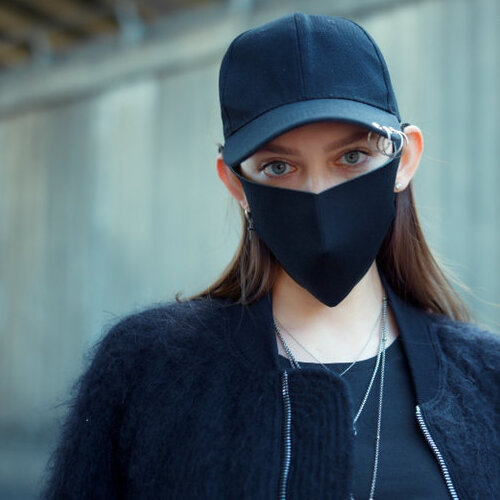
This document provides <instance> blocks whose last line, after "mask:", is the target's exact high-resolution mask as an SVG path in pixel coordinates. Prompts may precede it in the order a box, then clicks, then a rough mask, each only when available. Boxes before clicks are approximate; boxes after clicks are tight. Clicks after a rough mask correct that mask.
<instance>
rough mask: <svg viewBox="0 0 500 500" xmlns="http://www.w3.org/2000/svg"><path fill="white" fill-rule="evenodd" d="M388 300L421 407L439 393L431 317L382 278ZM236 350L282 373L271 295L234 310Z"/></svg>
mask: <svg viewBox="0 0 500 500" xmlns="http://www.w3.org/2000/svg"><path fill="white" fill-rule="evenodd" d="M382 281H383V283H384V287H385V290H386V293H387V298H388V301H389V304H390V307H391V309H392V312H393V314H394V318H395V320H396V324H397V326H398V329H399V332H400V335H401V340H402V345H403V349H404V352H405V354H406V356H407V358H408V362H409V365H410V372H411V376H412V379H413V382H414V385H415V390H416V394H417V402H418V404H423V403H425V402H427V401H429V400H431V399H432V398H433V397H434V396H436V394H437V393H438V391H439V387H440V378H439V375H440V370H439V369H440V366H439V356H438V353H437V352H436V349H437V343H436V341H435V333H434V331H433V329H432V328H431V323H432V321H431V319H432V318H431V316H430V315H429V314H427V313H426V312H425V311H422V310H421V309H418V308H416V307H414V306H412V305H410V304H407V303H406V302H404V301H403V300H402V299H400V298H399V297H398V296H397V295H396V293H395V292H394V291H393V290H392V288H391V287H390V286H389V284H388V283H387V281H386V280H385V279H384V278H383V277H382ZM229 330H230V335H231V336H232V340H233V343H234V346H235V347H236V349H237V350H238V351H239V353H240V354H242V355H243V358H244V360H245V363H246V364H247V365H248V366H249V367H252V368H253V369H259V370H263V371H277V370H281V368H280V365H279V358H278V347H277V344H276V339H275V334H274V328H273V311H272V297H271V294H267V295H265V296H264V297H262V298H261V299H259V300H258V301H256V302H253V303H252V304H250V305H247V306H237V307H235V308H234V309H233V314H232V317H231V321H230V325H229Z"/></svg>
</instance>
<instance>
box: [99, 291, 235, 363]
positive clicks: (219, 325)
mask: <svg viewBox="0 0 500 500" xmlns="http://www.w3.org/2000/svg"><path fill="white" fill-rule="evenodd" d="M234 306H235V305H234V304H233V303H231V302H229V301H223V300H219V299H196V300H188V301H183V302H171V303H166V304H159V305H155V306H152V307H148V308H145V309H143V310H140V311H136V312H134V313H132V314H129V315H127V316H125V317H123V318H121V319H119V320H118V321H117V322H116V323H115V324H114V325H112V326H111V327H110V328H109V329H108V330H107V333H106V334H105V335H104V336H103V338H102V339H101V340H100V341H99V343H98V344H97V346H96V348H97V349H98V350H111V351H121V352H122V353H124V354H126V353H135V354H136V355H137V353H138V352H140V351H142V350H146V351H147V350H150V349H158V348H168V347H170V348H175V347H178V348H180V347H182V346H187V345H189V344H191V343H193V342H203V341H204V340H209V339H213V338H215V337H218V336H220V335H223V332H224V330H225V329H226V324H227V321H228V318H229V316H230V314H231V313H232V311H233V310H234Z"/></svg>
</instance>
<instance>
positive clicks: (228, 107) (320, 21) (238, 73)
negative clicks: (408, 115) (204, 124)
mask: <svg viewBox="0 0 500 500" xmlns="http://www.w3.org/2000/svg"><path fill="white" fill-rule="evenodd" d="M219 97H220V104H221V112H222V122H223V126H224V139H225V145H224V149H223V151H224V152H223V156H224V161H225V163H226V164H228V165H229V166H236V165H238V164H239V163H241V162H242V161H243V160H245V159H246V158H248V157H249V156H251V155H252V154H253V153H254V152H255V151H256V150H258V149H259V148H260V147H262V146H263V145H264V144H266V143H267V142H269V141H271V140H272V139H274V138H275V137H277V136H279V135H281V134H283V133H285V132H287V131H289V130H291V129H293V128H296V127H299V126H301V125H305V124H307V123H313V122H318V121H342V122H347V123H353V124H358V125H363V126H366V127H367V128H369V129H371V130H374V131H375V132H379V133H381V130H382V127H389V128H392V129H396V130H400V128H401V126H400V122H401V119H400V116H399V111H398V105H397V102H396V97H395V95H394V90H393V88H392V84H391V80H390V77H389V71H388V69H387V65H386V63H385V60H384V58H383V56H382V53H381V52H380V49H379V48H378V46H377V45H376V43H375V41H374V40H373V39H372V38H371V36H370V35H369V34H368V33H367V32H366V31H365V30H364V29H363V28H362V27H361V26H359V25H358V24H356V23H355V22H353V21H351V20H349V19H345V18H341V17H329V16H318V15H307V14H303V13H294V14H290V15H287V16H285V17H282V18H279V19H277V20H275V21H272V22H270V23H267V24H264V25H262V26H258V27H256V28H253V29H251V30H249V31H246V32H244V33H242V34H241V35H239V36H238V37H237V38H236V39H235V40H233V42H232V43H231V45H230V46H229V48H228V50H227V52H226V54H225V55H224V58H223V60H222V64H221V68H220V74H219ZM382 133H384V132H382Z"/></svg>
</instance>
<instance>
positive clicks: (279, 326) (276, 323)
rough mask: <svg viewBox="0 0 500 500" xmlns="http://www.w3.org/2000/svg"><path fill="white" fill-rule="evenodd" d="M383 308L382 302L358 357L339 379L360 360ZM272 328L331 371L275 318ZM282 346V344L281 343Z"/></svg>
mask: <svg viewBox="0 0 500 500" xmlns="http://www.w3.org/2000/svg"><path fill="white" fill-rule="evenodd" d="M383 308H384V304H383V302H382V306H381V308H380V312H379V313H378V316H377V319H376V320H375V323H373V326H372V328H371V330H370V334H369V335H368V338H367V339H366V343H365V344H364V345H363V347H362V349H361V351H359V353H358V355H357V356H356V358H355V360H354V361H353V362H352V363H351V364H350V365H349V366H348V367H347V368H346V369H345V370H343V371H342V372H341V373H339V374H338V376H339V377H343V376H344V375H345V374H346V373H347V372H348V371H349V370H350V369H351V368H352V367H353V366H354V365H355V364H356V363H357V362H358V361H359V360H360V358H361V356H362V355H363V353H364V352H365V350H366V348H367V347H368V344H369V343H370V340H371V338H372V335H373V332H374V331H375V330H376V328H377V325H378V324H379V321H380V318H381V317H382V309H383ZM274 328H275V330H276V331H279V332H280V333H281V334H282V331H284V332H286V334H287V335H288V336H289V337H290V338H292V339H293V341H294V342H295V343H296V344H297V345H298V346H299V347H300V348H301V349H302V350H303V351H304V352H306V353H307V354H309V356H311V358H313V359H314V360H315V361H317V362H318V364H320V365H321V366H322V367H323V368H324V369H325V370H329V371H331V370H330V369H329V368H328V367H327V366H326V365H325V364H324V363H323V362H322V361H321V360H320V359H318V358H317V357H316V356H315V355H314V354H313V353H312V352H311V351H309V349H307V347H306V346H305V345H304V344H302V343H301V342H299V341H298V340H297V339H296V338H295V336H294V335H292V334H291V333H290V332H289V331H288V330H287V329H286V328H285V326H284V325H283V324H282V323H281V322H280V321H278V320H277V319H276V318H274ZM282 344H283V342H282Z"/></svg>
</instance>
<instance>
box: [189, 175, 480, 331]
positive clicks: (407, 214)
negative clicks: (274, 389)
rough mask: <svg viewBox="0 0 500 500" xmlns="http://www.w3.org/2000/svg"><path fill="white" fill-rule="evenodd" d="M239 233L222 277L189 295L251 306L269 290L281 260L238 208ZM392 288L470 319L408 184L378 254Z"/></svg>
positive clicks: (426, 306) (418, 303)
mask: <svg viewBox="0 0 500 500" xmlns="http://www.w3.org/2000/svg"><path fill="white" fill-rule="evenodd" d="M241 218H242V225H243V234H242V237H241V241H240V244H239V246H238V249H237V250H236V253H235V255H234V257H233V259H232V260H231V262H230V263H229V265H228V266H227V268H226V269H225V270H224V272H223V273H222V275H221V276H220V277H219V278H218V279H217V280H216V281H215V283H213V284H212V285H210V286H209V287H208V288H207V289H205V290H204V291H202V292H201V293H199V294H197V295H196V296H195V297H192V298H201V297H218V298H225V299H230V300H232V301H234V302H237V303H240V304H250V303H252V302H254V301H256V300H258V299H259V298H261V297H262V296H263V295H265V294H266V293H268V292H270V291H271V289H272V287H273V285H274V282H275V279H276V276H277V273H278V270H279V263H278V261H277V260H276V258H275V257H274V255H273V254H272V253H271V252H270V250H269V249H268V248H267V246H266V245H265V244H264V243H263V242H262V241H261V240H260V239H259V237H258V236H257V234H256V233H255V231H250V232H249V231H248V223H247V221H246V219H245V217H244V216H243V211H242V212H241ZM377 264H378V266H379V269H380V271H381V272H382V273H383V275H384V276H385V278H386V279H387V281H388V282H389V284H390V285H391V287H392V288H393V290H394V291H395V292H396V293H397V294H398V295H399V297H401V298H402V299H403V300H405V301H406V302H408V303H410V304H413V305H415V306H417V307H420V308H422V309H424V310H426V311H429V312H432V313H437V314H444V315H446V316H448V317H450V318H452V319H456V320H460V321H470V320H471V315H470V312H469V310H468V308H467V306H466V305H465V303H464V302H463V301H462V299H461V298H460V296H459V295H458V293H457V292H456V291H455V289H454V288H453V286H452V285H451V282H450V279H449V278H448V277H447V275H446V274H445V272H444V271H443V269H442V267H441V266H440V265H439V264H438V263H437V261H436V259H435V258H434V256H433V255H432V252H431V251H430V249H429V246H428V245H427V242H426V241H425V238H424V234H423V232H422V228H421V226H420V223H419V220H418V215H417V210H416V207H415V202H414V197H413V190H412V186H411V183H410V185H409V186H408V187H407V189H405V190H404V191H401V192H400V193H398V194H397V195H396V216H395V218H394V221H393V223H392V225H391V227H390V228H389V231H388V232H387V235H386V237H385V239H384V241H383V243H382V246H381V248H380V250H379V253H378V256H377Z"/></svg>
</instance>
